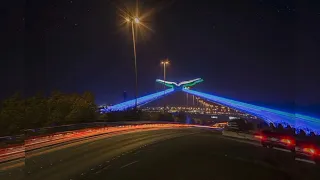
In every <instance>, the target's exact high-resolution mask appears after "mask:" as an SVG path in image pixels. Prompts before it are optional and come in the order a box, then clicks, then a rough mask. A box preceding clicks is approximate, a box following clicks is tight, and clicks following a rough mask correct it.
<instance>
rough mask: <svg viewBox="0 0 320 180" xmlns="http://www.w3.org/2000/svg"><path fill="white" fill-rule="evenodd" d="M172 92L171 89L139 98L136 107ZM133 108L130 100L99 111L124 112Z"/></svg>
mask: <svg viewBox="0 0 320 180" xmlns="http://www.w3.org/2000/svg"><path fill="white" fill-rule="evenodd" d="M172 92H174V89H172V88H171V89H167V90H165V92H164V91H160V92H157V93H154V94H150V95H147V96H143V97H140V98H138V100H137V103H138V106H141V105H144V104H146V103H149V102H151V101H154V100H156V99H159V98H162V97H163V96H165V95H168V94H171V93H172ZM134 106H135V99H132V100H129V101H126V102H123V103H120V104H116V105H113V106H110V107H108V108H106V109H102V110H101V111H102V112H111V111H124V110H127V109H130V108H133V107H134Z"/></svg>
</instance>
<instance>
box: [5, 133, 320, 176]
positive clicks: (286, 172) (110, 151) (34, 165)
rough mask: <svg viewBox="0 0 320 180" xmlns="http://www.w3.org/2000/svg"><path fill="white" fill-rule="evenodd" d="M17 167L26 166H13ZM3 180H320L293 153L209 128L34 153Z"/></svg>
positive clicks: (310, 166) (319, 171)
mask: <svg viewBox="0 0 320 180" xmlns="http://www.w3.org/2000/svg"><path fill="white" fill-rule="evenodd" d="M14 163H21V162H12V164H11V165H13V166H14V165H15V164H14ZM0 179H1V180H2V179H10V180H14V179H30V180H38V179H41V180H44V179H49V180H63V179H67V180H70V179H72V180H77V179H89V180H90V179H92V180H99V179H108V180H110V179H111V180H113V179H114V180H122V179H125V180H130V179H135V180H143V179H146V180H164V179H174V180H184V179H196V180H205V179H210V180H211V179H214V180H215V179H232V180H234V179H254V180H256V179H259V180H262V179H266V180H270V179H308V180H309V179H318V180H319V179H320V168H319V167H317V166H315V165H313V164H308V163H304V162H299V161H296V160H294V158H293V157H292V154H291V153H288V152H282V151H278V150H274V149H265V148H262V147H260V146H257V145H253V144H250V143H245V142H240V141H237V140H231V139H229V138H225V137H223V136H222V135H220V134H217V133H216V132H214V131H212V130H209V129H201V128H183V129H182V128H181V129H164V130H152V131H145V132H135V133H128V134H123V135H117V136H114V137H110V138H103V139H99V140H91V141H86V142H83V143H75V144H71V145H68V146H64V147H63V148H61V147H59V148H53V149H49V150H48V149H46V150H40V151H36V152H30V153H28V154H27V158H26V160H25V166H16V167H15V166H14V168H11V169H8V170H3V171H0Z"/></svg>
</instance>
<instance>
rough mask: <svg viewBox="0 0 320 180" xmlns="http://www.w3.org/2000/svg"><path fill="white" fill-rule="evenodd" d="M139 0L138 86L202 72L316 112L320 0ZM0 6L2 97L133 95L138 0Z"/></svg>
mask: <svg viewBox="0 0 320 180" xmlns="http://www.w3.org/2000/svg"><path fill="white" fill-rule="evenodd" d="M299 1H300V2H296V1H295V2H294V1H284V0H242V1H239V0H233V1H231V0H211V1H204V0H197V1H195V0H194V1H191V0H189V1H188V0H171V1H169V0H167V1H164V0H162V1H161V0H144V1H143V0H140V1H139V9H140V14H141V15H145V14H147V15H148V16H146V17H145V18H144V19H142V21H143V22H144V23H145V24H147V25H148V27H150V28H151V29H152V30H148V29H146V28H143V27H141V28H140V29H139V31H138V37H137V63H138V81H139V82H138V83H139V95H146V94H149V93H153V92H155V91H158V90H159V89H157V87H158V86H157V85H156V84H155V79H156V78H161V77H162V67H161V65H160V61H161V60H162V59H164V58H167V57H168V58H169V60H170V62H171V64H170V65H169V67H168V68H167V80H172V81H183V80H188V79H191V78H198V77H201V78H203V79H204V82H203V83H202V84H199V85H197V86H196V87H195V89H197V90H201V91H204V92H209V93H213V94H215V95H219V96H223V97H228V98H231V99H236V100H240V101H244V102H249V103H254V104H257V105H264V106H267V107H272V108H277V109H283V110H286V111H291V112H293V111H296V112H304V114H310V115H315V116H318V117H320V70H319V67H320V66H319V65H317V64H320V63H319V62H318V61H319V60H320V33H319V32H320V2H319V1H317V0H315V1H304V0H299ZM2 5H5V8H1V14H3V15H4V16H1V22H2V23H1V24H4V25H5V26H2V27H1V34H0V41H1V43H0V44H1V53H0V63H1V64H0V75H1V82H2V83H1V84H2V88H1V93H0V98H1V99H3V98H4V97H7V96H9V95H11V94H13V93H14V92H16V91H20V92H22V93H23V94H24V95H26V96H29V95H32V94H34V93H36V92H45V93H49V92H50V91H52V90H61V91H63V92H83V91H85V90H89V91H92V92H93V93H94V94H95V96H96V101H97V103H98V104H101V103H117V102H120V101H122V99H123V97H122V92H123V91H127V92H128V96H129V98H133V95H134V61H133V48H132V39H131V38H132V36H131V31H130V26H128V24H121V23H122V22H123V18H122V17H121V16H120V10H119V9H121V10H124V9H128V10H130V11H134V9H135V1H120V0H109V1H108V0H28V1H22V0H7V1H6V2H4V4H2Z"/></svg>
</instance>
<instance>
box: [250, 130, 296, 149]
mask: <svg viewBox="0 0 320 180" xmlns="http://www.w3.org/2000/svg"><path fill="white" fill-rule="evenodd" d="M255 137H256V138H258V139H259V140H260V142H261V145H262V146H263V147H266V148H273V147H277V148H282V149H286V150H290V151H291V152H294V151H295V144H296V141H295V138H294V136H292V135H289V134H285V133H279V132H273V131H270V130H263V131H262V132H261V133H259V134H257V135H255Z"/></svg>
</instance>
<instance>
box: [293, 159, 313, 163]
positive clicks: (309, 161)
mask: <svg viewBox="0 0 320 180" xmlns="http://www.w3.org/2000/svg"><path fill="white" fill-rule="evenodd" d="M295 160H296V161H302V162H306V163H311V164H316V163H315V162H314V161H311V160H307V159H300V158H295Z"/></svg>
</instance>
